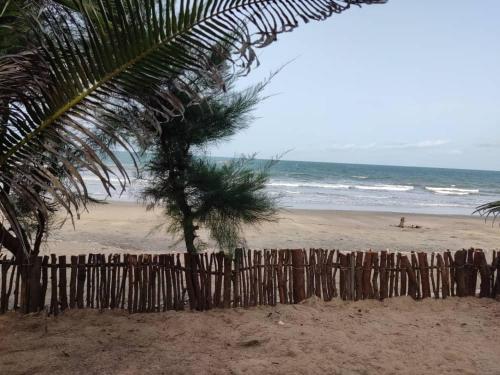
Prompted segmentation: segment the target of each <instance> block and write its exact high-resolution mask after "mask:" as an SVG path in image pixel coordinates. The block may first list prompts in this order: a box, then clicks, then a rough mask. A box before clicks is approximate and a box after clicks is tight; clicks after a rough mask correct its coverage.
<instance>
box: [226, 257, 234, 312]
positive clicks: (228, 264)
mask: <svg viewBox="0 0 500 375" xmlns="http://www.w3.org/2000/svg"><path fill="white" fill-rule="evenodd" d="M231 265H232V262H231V258H230V257H229V256H225V257H224V307H225V308H229V307H231V276H232V275H231Z"/></svg>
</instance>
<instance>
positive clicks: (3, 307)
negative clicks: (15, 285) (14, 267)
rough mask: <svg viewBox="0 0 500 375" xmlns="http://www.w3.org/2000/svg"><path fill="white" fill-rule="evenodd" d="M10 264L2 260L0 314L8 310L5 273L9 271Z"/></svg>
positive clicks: (0, 269) (0, 268)
mask: <svg viewBox="0 0 500 375" xmlns="http://www.w3.org/2000/svg"><path fill="white" fill-rule="evenodd" d="M9 267H10V264H9V262H7V261H6V260H2V266H1V267H0V271H1V273H2V280H1V282H2V288H1V292H0V313H2V314H3V313H5V312H7V310H8V300H7V272H8V270H9Z"/></svg>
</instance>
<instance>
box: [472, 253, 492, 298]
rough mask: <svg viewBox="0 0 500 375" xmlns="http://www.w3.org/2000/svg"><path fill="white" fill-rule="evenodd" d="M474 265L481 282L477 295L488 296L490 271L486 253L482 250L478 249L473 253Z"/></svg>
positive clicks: (489, 294) (489, 291) (489, 292)
mask: <svg viewBox="0 0 500 375" xmlns="http://www.w3.org/2000/svg"><path fill="white" fill-rule="evenodd" d="M474 265H475V266H476V267H477V269H478V270H479V274H480V277H481V284H480V286H479V288H480V291H479V297H481V298H483V297H490V296H491V274H490V273H491V271H490V268H489V266H488V263H487V261H486V255H485V254H484V253H483V252H482V251H478V252H476V253H475V254H474Z"/></svg>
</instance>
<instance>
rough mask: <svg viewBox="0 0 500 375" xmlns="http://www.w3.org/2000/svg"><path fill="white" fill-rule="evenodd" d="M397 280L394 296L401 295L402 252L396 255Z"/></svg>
mask: <svg viewBox="0 0 500 375" xmlns="http://www.w3.org/2000/svg"><path fill="white" fill-rule="evenodd" d="M394 274H395V280H394V296H395V297H398V296H399V280H400V278H401V254H400V253H398V254H397V255H396V269H395V270H394Z"/></svg>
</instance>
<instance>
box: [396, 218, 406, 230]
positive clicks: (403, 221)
mask: <svg viewBox="0 0 500 375" xmlns="http://www.w3.org/2000/svg"><path fill="white" fill-rule="evenodd" d="M398 227H399V228H404V227H405V217H404V216H403V217H402V218H401V221H400V222H399V225H398Z"/></svg>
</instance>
